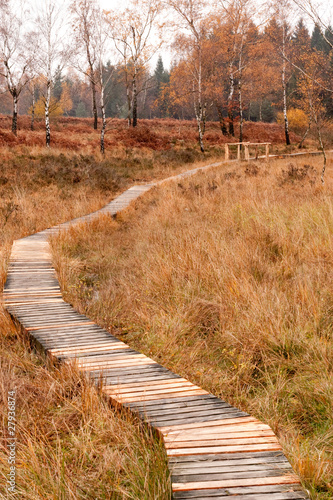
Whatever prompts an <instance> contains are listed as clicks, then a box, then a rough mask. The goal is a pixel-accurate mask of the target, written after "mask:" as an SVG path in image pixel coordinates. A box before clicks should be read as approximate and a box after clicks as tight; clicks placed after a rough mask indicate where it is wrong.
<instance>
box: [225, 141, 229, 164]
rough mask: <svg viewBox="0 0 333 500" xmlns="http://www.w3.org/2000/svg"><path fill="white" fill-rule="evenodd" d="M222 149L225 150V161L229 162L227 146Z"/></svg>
mask: <svg viewBox="0 0 333 500" xmlns="http://www.w3.org/2000/svg"><path fill="white" fill-rule="evenodd" d="M224 149H225V155H224V156H225V158H224V159H225V160H229V144H225V145H224Z"/></svg>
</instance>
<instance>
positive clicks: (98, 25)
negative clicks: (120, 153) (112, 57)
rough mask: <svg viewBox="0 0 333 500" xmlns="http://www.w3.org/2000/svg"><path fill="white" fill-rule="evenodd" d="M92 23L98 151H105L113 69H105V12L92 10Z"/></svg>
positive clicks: (108, 40)
mask: <svg viewBox="0 0 333 500" xmlns="http://www.w3.org/2000/svg"><path fill="white" fill-rule="evenodd" d="M93 25H94V27H95V34H94V37H95V42H94V43H95V54H96V65H97V69H96V83H97V86H98V90H99V95H100V110H101V117H102V127H101V137H100V151H101V153H102V154H104V153H105V132H106V126H107V120H106V112H105V106H106V102H107V99H108V97H109V96H107V95H106V88H107V87H108V84H109V82H110V80H111V78H112V74H113V69H112V68H111V69H110V68H109V71H108V72H107V71H106V63H107V56H108V55H109V54H110V44H109V42H110V36H109V32H108V27H109V26H110V24H109V22H107V20H106V16H105V13H104V12H102V10H101V9H100V8H99V9H98V8H96V9H95V11H94V20H93Z"/></svg>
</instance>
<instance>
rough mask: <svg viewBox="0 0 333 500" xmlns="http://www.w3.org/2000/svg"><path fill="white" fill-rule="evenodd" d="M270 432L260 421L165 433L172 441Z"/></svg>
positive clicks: (267, 426)
mask: <svg viewBox="0 0 333 500" xmlns="http://www.w3.org/2000/svg"><path fill="white" fill-rule="evenodd" d="M256 430H258V431H265V432H266V431H270V432H273V431H272V430H271V428H270V427H269V425H267V424H263V423H261V422H260V421H259V422H247V423H243V424H238V425H236V424H235V425H221V426H214V428H213V429H212V428H211V427H202V428H200V429H195V430H194V431H193V430H192V429H188V430H173V431H169V432H166V433H165V436H166V437H168V438H170V439H176V440H177V439H179V438H180V437H181V436H186V438H191V437H193V438H197V437H198V436H206V435H210V434H212V433H214V435H215V434H221V435H224V434H230V433H237V434H239V433H243V432H248V431H251V432H252V431H256Z"/></svg>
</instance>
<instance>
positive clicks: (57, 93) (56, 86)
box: [52, 66, 64, 101]
mask: <svg viewBox="0 0 333 500" xmlns="http://www.w3.org/2000/svg"><path fill="white" fill-rule="evenodd" d="M63 82H64V77H63V76H62V74H61V68H60V66H58V67H57V70H56V73H55V76H54V82H53V92H52V93H53V97H54V98H55V99H56V100H57V101H60V98H61V94H62V84H63Z"/></svg>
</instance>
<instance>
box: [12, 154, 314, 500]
mask: <svg viewBox="0 0 333 500" xmlns="http://www.w3.org/2000/svg"><path fill="white" fill-rule="evenodd" d="M220 164H221V163H215V164H212V165H208V166H206V167H201V168H198V169H194V170H191V171H188V172H186V173H184V174H180V175H178V176H174V177H171V178H169V179H166V180H167V181H168V180H170V179H173V178H176V179H177V178H182V177H185V176H187V175H192V174H194V173H195V172H197V171H199V170H204V169H207V168H211V167H213V166H218V165H220ZM162 182H165V181H162ZM157 184H160V182H158V183H153V184H146V185H140V186H133V187H131V188H130V189H128V190H127V191H126V192H124V193H123V194H122V195H120V196H118V197H117V198H115V199H114V200H113V201H112V202H111V203H109V204H108V205H107V206H106V207H104V208H103V209H101V210H99V211H97V212H95V213H93V214H90V215H88V216H85V217H81V218H78V219H75V220H73V221H71V222H68V223H65V224H61V225H59V226H56V227H53V228H51V229H47V230H45V231H41V232H39V233H37V234H34V235H32V236H29V237H26V238H22V239H20V240H17V241H15V242H14V244H13V248H12V253H11V257H10V265H9V270H8V278H7V282H6V285H5V290H4V301H5V306H6V308H7V310H8V311H9V313H10V314H11V315H12V316H14V317H15V318H16V319H17V320H18V321H19V322H20V323H21V325H22V326H23V328H24V329H25V330H26V331H28V332H29V334H30V335H31V336H32V337H33V338H34V339H35V341H37V342H38V343H39V344H40V345H41V346H42V347H43V348H44V349H45V351H47V353H49V354H50V355H51V356H54V357H56V358H58V359H59V360H61V361H63V362H65V363H72V362H75V363H76V364H77V366H78V367H79V369H80V371H82V372H84V373H86V374H88V375H89V376H90V377H91V378H92V379H93V380H94V381H95V383H96V384H98V383H100V380H101V378H102V379H103V391H104V393H105V394H107V395H108V396H109V397H110V398H111V400H112V401H113V402H115V403H116V404H119V403H120V404H121V405H123V406H125V407H128V408H130V410H132V411H133V412H137V413H138V414H139V415H140V417H141V418H142V419H143V420H144V421H145V422H147V423H149V424H150V425H151V426H153V427H154V428H155V429H157V431H158V432H159V433H160V434H161V435H162V436H163V440H164V444H165V448H166V452H167V455H168V462H169V468H170V471H171V474H172V491H173V498H175V499H179V500H181V499H183V500H185V499H195V498H196V499H212V498H214V499H215V500H216V499H218V498H226V497H230V496H231V497H232V498H233V500H250V499H251V500H287V499H294V500H297V499H298V500H299V499H307V498H309V497H308V495H307V493H306V492H305V491H304V490H303V489H302V487H301V484H300V481H299V478H298V477H297V476H296V474H295V473H294V472H293V470H292V468H291V466H290V464H289V462H288V461H287V459H286V457H285V456H284V455H283V453H282V450H281V446H280V444H279V442H278V440H277V438H276V437H275V435H274V433H273V431H272V430H271V429H270V427H269V426H268V425H266V424H263V423H262V422H260V421H259V420H257V419H255V418H253V417H251V416H250V415H248V414H247V413H244V412H242V411H240V410H238V409H237V408H234V407H232V406H230V405H229V404H228V403H226V402H225V401H222V400H221V399H219V398H217V397H215V396H213V395H212V394H209V393H208V392H207V391H205V390H203V389H201V388H200V387H198V386H196V385H194V384H192V383H191V382H189V381H188V380H186V379H184V378H181V377H180V376H178V375H176V374H175V373H172V372H171V371H170V370H167V369H166V368H164V367H163V366H161V365H159V364H158V363H156V362H155V361H153V360H152V359H150V358H148V357H147V356H145V355H143V354H141V353H140V352H137V351H134V350H133V349H131V348H130V347H129V346H128V345H126V344H125V343H123V342H121V341H120V340H118V339H117V338H116V337H114V336H112V335H111V334H110V333H108V332H107V331H106V330H103V329H102V328H100V327H99V326H98V325H96V324H95V323H94V322H93V321H91V320H90V319H89V318H87V317H86V316H83V315H82V314H79V313H78V312H76V311H75V310H74V309H73V308H72V307H71V306H70V305H69V304H67V303H66V302H65V301H64V300H63V299H62V296H61V291H60V286H59V283H58V280H57V278H56V274H55V270H54V268H53V265H52V261H51V256H50V251H49V244H48V237H49V235H50V234H52V233H56V232H58V231H59V230H60V229H64V228H67V227H68V226H69V225H71V224H74V223H76V222H82V221H89V220H91V219H92V218H94V217H95V216H96V215H98V214H101V213H107V214H110V215H112V216H113V215H115V214H116V213H117V212H119V211H120V210H122V209H124V208H126V207H127V206H128V205H129V204H130V203H131V201H133V200H135V199H136V198H138V197H139V196H141V195H142V194H144V193H145V192H146V191H148V190H149V189H151V187H152V186H154V185H157ZM138 500H139V499H138Z"/></svg>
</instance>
